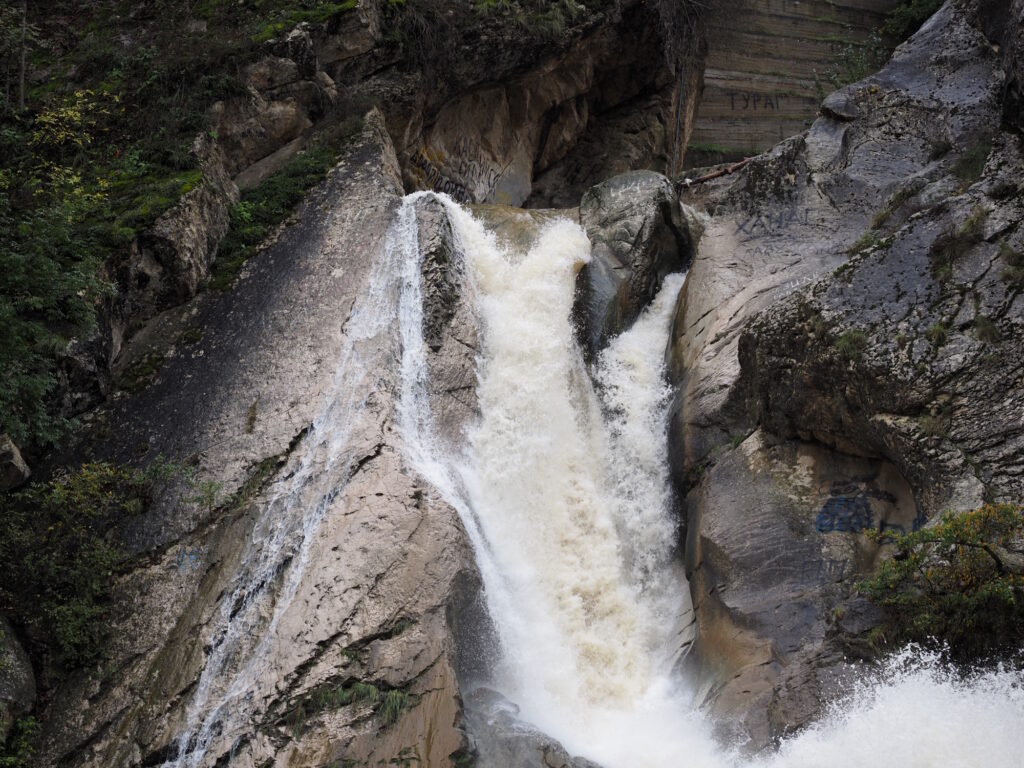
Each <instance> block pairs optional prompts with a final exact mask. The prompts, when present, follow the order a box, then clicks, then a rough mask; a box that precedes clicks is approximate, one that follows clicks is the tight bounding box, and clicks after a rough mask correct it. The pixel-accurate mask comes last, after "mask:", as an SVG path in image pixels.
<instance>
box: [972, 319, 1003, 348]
mask: <svg viewBox="0 0 1024 768" xmlns="http://www.w3.org/2000/svg"><path fill="white" fill-rule="evenodd" d="M974 335H975V336H977V337H978V340H979V341H984V342H985V343H987V344H992V343H995V342H997V341H999V336H1000V334H999V326H998V325H996V324H995V322H993V320H992V318H989V317H985V316H984V315H978V316H977V317H976V318H975V319H974Z"/></svg>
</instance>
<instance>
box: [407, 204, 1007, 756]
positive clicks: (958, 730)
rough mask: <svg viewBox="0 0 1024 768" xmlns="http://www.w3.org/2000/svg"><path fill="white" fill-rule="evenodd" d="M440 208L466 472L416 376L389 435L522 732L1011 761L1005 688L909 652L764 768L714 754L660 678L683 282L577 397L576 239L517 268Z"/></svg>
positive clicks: (569, 235)
mask: <svg viewBox="0 0 1024 768" xmlns="http://www.w3.org/2000/svg"><path fill="white" fill-rule="evenodd" d="M445 204H446V207H447V210H448V213H449V216H450V218H451V220H452V222H453V225H454V229H455V234H456V240H457V244H458V246H459V248H460V249H461V250H462V252H463V253H464V256H465V259H466V261H467V265H468V267H469V269H468V274H467V280H468V283H467V289H468V290H472V291H473V292H475V295H476V302H477V309H478V312H479V315H480V320H481V322H482V326H483V352H482V356H481V359H480V361H479V386H478V400H479V405H480V412H481V415H480V418H479V421H478V423H476V424H474V425H473V426H472V427H471V429H470V430H469V434H468V435H467V437H468V441H467V442H468V447H467V450H466V453H465V455H462V456H458V455H451V454H450V453H446V449H445V447H444V446H441V445H440V444H439V443H438V442H437V440H436V439H434V438H433V436H432V434H431V426H430V416H429V404H428V400H427V398H426V394H425V386H424V382H423V381H422V378H421V377H420V378H416V379H415V382H414V385H413V386H411V387H410V388H409V389H406V390H403V391H404V392H405V393H406V394H407V396H408V397H407V399H406V402H405V404H404V405H403V408H408V409H409V412H408V413H406V415H405V418H404V420H403V424H404V425H405V429H406V433H405V434H406V440H407V442H408V444H409V446H408V448H409V451H410V453H411V455H413V457H414V463H415V464H416V466H417V468H418V469H419V470H420V471H421V472H422V473H423V474H424V475H425V476H426V477H427V478H428V479H429V480H431V482H433V483H434V485H435V486H436V487H437V488H438V489H439V490H440V491H441V492H442V493H443V494H444V495H445V497H446V498H447V499H448V500H449V501H450V502H451V503H452V504H453V505H454V506H455V507H456V508H457V509H458V510H459V512H460V514H461V515H462V517H463V520H464V521H465V523H466V526H467V529H468V530H469V533H470V536H471V538H472V539H473V543H474V546H475V548H476V552H477V557H478V562H479V565H480V569H481V572H482V574H483V578H484V582H485V587H486V596H487V601H488V607H489V609H490V612H491V615H492V618H493V620H494V623H495V625H496V628H497V630H498V633H499V639H500V642H501V645H502V648H501V651H502V656H503V658H502V660H501V664H500V668H499V669H498V670H496V676H497V677H496V680H495V684H496V685H497V687H499V688H500V689H501V690H502V692H503V693H505V694H506V695H507V696H508V697H509V698H511V699H512V700H513V701H515V702H516V703H517V704H518V705H519V707H520V716H521V717H522V718H523V719H524V720H527V721H530V722H532V723H534V724H535V725H537V726H538V727H539V728H540V729H541V730H543V731H544V732H546V733H548V734H549V735H551V736H553V737H554V738H556V739H558V740H559V741H561V742H562V743H563V744H564V745H565V747H566V748H567V749H568V750H569V751H570V753H572V754H576V755H580V756H584V757H588V758H590V759H592V760H594V761H596V762H598V763H600V764H601V765H602V766H605V768H637V766H643V767H644V768H669V767H671V768H678V767H679V766H687V768H735V767H737V766H747V767H748V768H825V766H828V767H829V768H835V767H836V766H838V767H839V768H846V767H848V768H865V767H866V766H871V767H872V768H874V767H875V766H878V767H879V768H908V767H909V768H918V767H920V768H926V767H927V768H940V767H941V768H947V767H948V768H960V767H961V766H972V767H974V768H1010V766H1018V767H1019V766H1020V765H1022V764H1024V759H1022V755H1024V743H1022V739H1024V736H1022V730H1021V729H1020V724H1021V723H1022V722H1024V696H1022V692H1021V691H1022V684H1024V681H1022V679H1021V675H1020V674H1019V673H1013V672H1009V671H1004V672H997V673H990V674H986V675H978V676H975V677H973V678H969V679H962V678H957V677H956V676H955V675H953V674H951V673H949V672H947V671H944V669H943V667H942V666H941V665H940V664H939V663H938V661H937V660H936V659H935V658H933V657H929V656H927V655H920V654H918V653H916V652H907V654H905V655H903V656H901V657H899V658H897V659H894V660H893V661H891V662H890V663H889V665H888V667H887V668H886V669H885V671H884V673H883V674H881V675H880V676H879V677H878V678H877V679H875V680H874V681H865V682H863V683H861V684H859V685H858V686H857V688H856V689H855V691H854V693H853V695H852V696H851V697H850V698H848V699H846V700H844V701H843V702H842V703H840V704H839V705H837V706H836V707H834V708H833V710H832V711H831V712H830V714H829V715H828V716H827V717H825V718H824V719H823V720H822V721H821V722H820V723H819V724H817V725H816V726H814V727H812V728H810V729H808V730H807V731H805V732H803V733H802V734H800V735H798V736H796V737H794V738H792V739H790V740H788V741H786V742H785V743H784V744H783V745H782V748H781V750H780V751H779V752H778V754H773V755H772V756H771V757H768V758H764V759H761V760H744V759H741V758H740V757H738V755H737V753H736V752H734V751H732V750H729V749H727V748H725V747H723V746H721V745H718V744H716V743H715V741H714V739H713V738H712V736H711V731H710V728H709V725H708V723H707V721H706V720H705V719H704V718H703V717H702V716H701V715H700V714H699V713H697V712H695V711H694V709H693V707H692V704H691V701H690V697H689V696H688V694H687V692H686V691H685V690H681V689H680V688H681V684H680V682H679V681H678V680H676V679H673V678H672V677H671V676H670V674H669V669H670V667H671V662H672V661H673V659H674V658H675V656H676V654H677V653H678V652H679V651H680V645H681V643H680V640H679V637H678V636H677V629H678V627H679V624H680V621H681V620H684V621H685V618H686V616H687V613H688V611H689V604H688V590H687V586H686V583H685V580H682V579H681V577H680V576H679V575H678V574H677V573H675V572H674V569H673V567H672V562H673V560H674V559H675V558H674V553H673V541H674V540H675V535H676V531H675V524H674V522H673V515H672V509H671V506H672V494H671V491H670V487H669V483H668V469H667V465H666V455H667V445H666V418H667V413H666V408H667V403H668V395H669V391H668V388H667V385H666V383H665V378H664V369H663V354H664V349H665V346H666V342H667V338H668V333H669V324H670V317H671V314H672V310H673V306H674V302H675V297H676V295H677V293H678V291H679V289H680V287H681V285H682V282H683V278H682V277H681V276H674V277H670V278H668V279H667V280H666V283H665V286H664V288H663V290H662V292H661V293H660V294H659V296H658V297H657V299H656V300H655V301H654V302H653V304H652V306H651V307H650V308H649V309H648V310H647V311H646V312H645V313H644V314H643V315H642V316H641V317H640V318H639V319H638V320H637V322H636V323H635V324H634V325H633V326H632V327H631V328H630V329H629V330H628V331H627V332H625V333H623V334H622V335H620V336H619V337H618V338H617V339H615V340H613V342H612V343H611V344H610V345H609V347H608V348H607V349H606V350H605V351H604V352H603V353H602V354H601V355H600V357H599V359H598V361H597V364H596V366H595V368H594V370H593V372H592V373H593V381H594V382H596V384H597V387H596V388H595V387H594V386H593V385H592V383H591V377H590V376H588V375H587V372H586V371H585V369H584V366H583V362H582V358H581V355H580V353H579V350H578V348H577V346H576V343H575V339H574V335H573V331H572V327H571V322H570V310H571V304H572V296H573V284H574V279H575V274H576V272H577V271H578V269H579V268H580V267H581V266H582V265H583V264H584V263H585V262H586V260H587V259H588V258H589V245H588V243H587V242H586V239H585V237H584V235H583V233H582V231H581V230H580V229H579V227H577V226H576V225H574V224H572V223H569V222H558V223H555V224H552V225H549V226H548V227H547V228H546V229H545V230H544V231H543V232H542V234H541V236H540V238H539V240H538V241H537V242H536V244H535V245H534V246H533V247H532V248H531V249H530V251H529V252H528V253H525V254H522V253H511V252H507V251H505V250H503V249H502V248H501V247H499V246H498V244H497V243H496V241H495V239H494V238H493V237H491V236H490V235H489V234H488V233H487V232H486V231H485V230H484V228H483V227H482V226H481V225H480V224H479V222H477V221H475V220H474V219H473V218H472V216H470V215H469V214H468V213H467V212H466V211H465V210H463V209H462V208H460V207H458V206H457V205H455V204H454V203H452V202H451V201H448V200H446V199H445ZM407 231H408V230H407ZM417 270H418V266H417ZM407 274H409V275H410V277H411V279H413V280H415V279H416V278H415V277H413V275H415V274H416V273H415V272H409V273H407ZM408 295H409V296H413V295H414V292H409V293H408ZM418 312H419V310H418V309H417V308H416V306H414V303H411V304H409V305H403V313H402V314H403V318H404V319H403V323H402V328H403V344H404V348H405V350H406V351H405V353H404V359H405V360H406V363H407V364H408V365H405V366H404V368H403V369H404V370H405V371H406V374H407V375H410V374H414V375H416V376H418V375H419V374H417V373H416V372H417V371H422V367H421V365H420V364H421V362H422V358H421V357H420V353H419V350H421V349H422V336H421V333H420V328H419V326H420V323H421V321H422V317H421V315H420V314H418ZM482 736H484V737H485V736H486V734H482Z"/></svg>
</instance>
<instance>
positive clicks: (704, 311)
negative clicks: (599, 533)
mask: <svg viewBox="0 0 1024 768" xmlns="http://www.w3.org/2000/svg"><path fill="white" fill-rule="evenodd" d="M975 18H976V16H975V15H974V13H973V11H972V9H971V8H970V7H963V6H961V5H956V4H952V3H949V4H947V5H946V6H944V7H943V8H942V10H941V11H939V13H937V14H936V16H935V17H933V18H932V20H931V21H929V22H928V23H927V24H926V25H925V26H924V27H923V28H922V29H921V30H920V31H919V32H918V33H917V35H915V36H914V37H913V38H912V39H911V40H910V41H908V42H907V43H905V44H904V45H902V46H901V47H900V48H899V49H897V51H896V54H895V55H894V57H893V59H892V61H891V62H890V63H889V64H888V65H887V66H886V67H885V68H884V69H883V70H882V71H880V72H879V73H878V74H877V75H873V76H871V77H869V78H867V79H866V80H865V81H863V82H860V83H855V84H853V85H850V86H847V87H846V88H844V89H842V90H841V91H839V92H837V93H836V94H833V95H831V96H830V97H828V98H827V99H826V100H825V103H824V105H823V110H822V115H821V117H819V118H818V120H817V121H816V122H815V123H814V125H813V126H812V127H811V129H810V130H809V131H808V132H807V133H806V134H804V135H802V136H798V137H795V138H793V139H791V140H789V141H787V142H783V143H782V144H780V145H779V146H777V147H776V148H775V149H773V150H772V151H771V152H769V153H767V154H765V155H763V156H760V157H758V158H755V159H754V160H752V161H751V162H749V163H748V164H747V165H746V166H745V167H744V168H742V169H741V170H739V171H738V172H737V173H734V174H731V175H728V174H727V175H724V176H722V177H721V178H719V179H716V180H714V181H712V182H710V183H707V184H701V185H697V186H695V187H694V188H693V189H691V190H690V191H689V192H687V193H686V194H684V200H686V201H688V202H690V203H692V204H693V205H695V206H703V207H704V208H705V209H706V210H707V212H708V213H709V214H711V220H710V222H709V224H708V227H707V230H706V232H705V235H704V238H703V239H702V241H701V244H700V248H699V250H698V253H697V256H696V259H695V261H694V266H693V267H692V269H691V271H690V274H689V277H688V280H687V283H686V285H685V286H684V289H683V292H682V294H681V296H680V301H679V305H678V312H677V316H676V319H675V324H674V328H673V340H672V342H671V345H670V349H669V360H670V371H671V375H672V377H673V380H674V381H675V382H676V384H677V386H678V395H677V397H676V400H675V402H674V406H673V415H672V426H671V429H670V450H671V459H672V463H673V470H674V474H675V477H676V479H677V482H678V484H679V486H680V488H681V489H682V490H683V492H684V493H685V494H686V497H685V525H686V528H687V530H686V535H687V550H686V565H687V571H688V574H689V576H690V579H691V591H692V594H693V600H694V606H695V609H696V615H697V620H698V626H699V640H698V643H697V647H696V650H697V652H696V653H695V654H691V657H690V658H689V663H690V664H691V666H692V671H693V673H694V674H695V675H696V676H697V677H698V679H700V680H701V681H702V684H703V687H702V691H703V692H704V693H705V695H706V698H707V701H708V703H709V704H710V706H711V707H712V708H713V709H714V711H715V712H716V713H717V714H718V715H719V717H720V718H722V719H723V721H726V722H728V721H730V720H731V721H732V723H733V724H734V725H735V726H736V729H737V731H738V734H739V736H740V738H741V740H742V737H745V738H746V744H747V747H748V748H749V749H753V750H756V749H760V748H761V747H763V746H765V745H766V744H768V743H770V742H771V740H772V739H774V738H776V737H778V736H780V735H781V734H783V733H785V732H787V731H788V730H790V729H792V728H795V727H799V726H800V725H801V724H803V723H805V722H807V721H808V720H809V719H811V718H812V717H814V716H815V715H816V714H817V713H818V712H819V710H820V707H821V703H822V701H824V700H827V699H828V698H829V697H830V696H831V695H833V694H834V692H835V690H836V685H837V681H839V680H841V679H842V678H843V675H844V669H845V662H844V658H849V659H855V658H856V657H857V655H859V654H863V653H865V652H866V651H867V650H868V649H867V645H866V644H865V633H866V632H867V630H869V629H870V628H871V627H872V625H873V624H874V623H875V622H876V621H877V620H878V616H877V615H875V614H874V613H873V612H872V609H871V607H870V606H867V605H865V604H864V603H863V602H862V601H861V600H860V599H859V598H857V597H856V595H855V594H854V593H853V591H852V589H851V587H852V584H853V583H855V582H856V581H857V580H859V579H861V578H863V577H864V576H865V575H867V574H868V573H870V572H871V571H872V569H873V568H874V567H876V565H877V563H878V561H879V559H880V558H884V557H886V556H888V555H887V553H886V551H885V550H884V549H883V550H881V551H880V550H879V548H878V546H877V544H875V543H873V542H872V541H870V540H869V539H868V538H867V537H866V536H865V535H864V533H865V532H866V531H868V530H872V529H873V530H885V529H895V530H905V531H911V530H914V529H916V528H918V527H919V526H921V525H923V524H926V522H927V520H928V519H930V518H931V517H932V516H933V515H935V513H937V512H939V511H941V510H944V509H965V508H970V507H972V506H975V505H977V504H979V503H981V502H982V500H988V499H1010V498H1013V497H1014V496H1016V498H1018V499H1019V497H1020V494H1021V493H1022V491H1024V488H1022V487H1021V480H1020V471H1019V464H1020V459H1019V457H1020V455H1021V453H1022V446H1024V442H1022V441H1024V434H1022V429H1024V425H1021V423H1020V421H1019V415H1020V412H1021V408H1022V407H1024V402H1022V400H1021V396H1020V384H1019V381H1020V375H1021V374H1020V363H1019V361H1020V359H1021V354H1022V350H1021V328H1022V320H1024V305H1022V302H1021V299H1020V297H1019V293H1018V288H1017V287H1016V285H1017V284H1016V282H1015V281H1016V280H1017V279H1018V278H1019V268H1015V267H1014V264H1019V263H1020V259H1019V257H1018V256H1017V255H1016V254H1018V253H1020V245H1021V243H1020V240H1019V234H1018V233H1019V222H1020V221H1021V219H1022V216H1024V211H1022V209H1021V203H1020V198H1021V196H1020V193H1019V188H1018V184H1019V179H1020V177H1021V171H1022V169H1021V163H1020V159H1019V155H1020V146H1019V137H1017V136H1014V135H1009V134H1000V133H999V131H998V128H997V126H999V124H1000V116H1001V114H1002V109H1003V103H1002V101H1001V97H1002V93H1003V71H1002V61H1001V59H1000V56H999V55H998V53H997V52H996V51H995V50H994V48H993V45H992V44H991V41H990V40H989V39H987V38H986V37H985V35H984V34H983V32H982V31H981V30H980V29H979V28H978V26H976V25H975V23H974V22H975ZM990 150H991V151H990ZM986 155H988V161H987V163H986V162H985V158H986ZM982 166H984V167H982ZM1015 270H1016V271H1015ZM733 736H736V734H733Z"/></svg>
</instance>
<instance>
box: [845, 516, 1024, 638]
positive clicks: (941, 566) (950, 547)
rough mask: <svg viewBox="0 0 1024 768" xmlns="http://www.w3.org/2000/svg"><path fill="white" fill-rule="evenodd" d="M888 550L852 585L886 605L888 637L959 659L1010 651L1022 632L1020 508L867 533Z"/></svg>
mask: <svg viewBox="0 0 1024 768" xmlns="http://www.w3.org/2000/svg"><path fill="white" fill-rule="evenodd" d="M874 536H875V537H876V539H877V540H879V541H881V542H883V543H884V544H889V545H891V546H892V547H893V548H894V550H895V551H894V556H893V558H892V559H890V560H886V561H885V562H883V563H882V565H881V566H880V567H879V569H878V571H877V572H876V573H875V575H874V576H873V577H872V578H870V579H868V580H866V581H864V582H861V583H860V584H858V585H857V588H858V590H859V591H860V592H862V593H863V594H865V595H866V596H867V597H868V598H869V599H870V600H872V601H874V602H876V603H878V604H880V605H882V606H885V608H886V609H887V610H888V612H889V614H890V617H891V619H892V622H893V627H892V631H891V632H889V633H886V637H887V638H888V639H889V640H890V641H892V642H905V641H908V640H914V641H929V640H937V641H940V642H943V643H946V644H948V645H949V647H950V649H951V650H952V651H953V652H954V653H955V654H957V655H958V656H960V657H963V658H969V657H977V656H982V655H985V654H988V653H993V652H998V651H1000V650H1003V649H1009V650H1014V651H1015V650H1017V649H1018V646H1019V643H1020V638H1021V637H1022V636H1024V555H1022V554H1021V553H1020V552H1018V551H1014V550H1013V549H1012V547H1015V546H1016V547H1019V546H1020V545H1021V541H1022V537H1024V514H1022V508H1021V507H1020V506H1018V505H1013V504H988V505H986V506H984V507H982V508H980V509H977V510H974V511H972V512H965V513H961V514H946V515H944V516H943V517H942V520H941V522H940V523H939V524H938V525H934V526H928V527H925V528H922V529H921V530H919V531H915V532H914V533H908V534H900V533H896V532H894V531H886V532H884V533H880V534H874Z"/></svg>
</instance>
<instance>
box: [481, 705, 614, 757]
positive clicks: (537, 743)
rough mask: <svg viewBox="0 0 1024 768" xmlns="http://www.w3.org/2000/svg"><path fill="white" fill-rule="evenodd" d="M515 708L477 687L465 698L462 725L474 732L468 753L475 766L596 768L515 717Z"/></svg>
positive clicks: (516, 709)
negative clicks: (464, 713)
mask: <svg viewBox="0 0 1024 768" xmlns="http://www.w3.org/2000/svg"><path fill="white" fill-rule="evenodd" d="M518 714H519V708H518V707H517V706H516V705H515V704H513V703H512V702H511V701H509V700H508V699H506V698H505V697H504V696H502V695H501V694H500V693H498V692H497V691H493V690H490V689H488V688H478V689H476V690H474V691H472V692H471V693H469V694H468V695H467V697H466V725H467V728H468V730H469V731H470V732H471V733H473V734H476V738H474V739H473V740H472V744H471V747H470V752H469V754H471V755H472V757H473V759H474V760H475V761H476V764H477V765H481V766H484V765H486V766H493V767H494V768H498V766H502V767H503V766H508V768H512V766H516V768H600V766H598V765H597V764H595V763H593V762H591V761H590V760H586V759H584V758H582V757H572V756H570V755H569V753H568V752H566V751H565V748H564V747H563V746H562V745H561V744H559V743H558V742H557V741H555V740H554V739H552V738H551V737H550V736H547V735H545V734H544V733H542V732H541V731H540V730H538V729H537V728H535V727H534V726H532V725H530V724H529V723H526V722H523V721H522V720H519V719H518V717H517V715H518Z"/></svg>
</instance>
